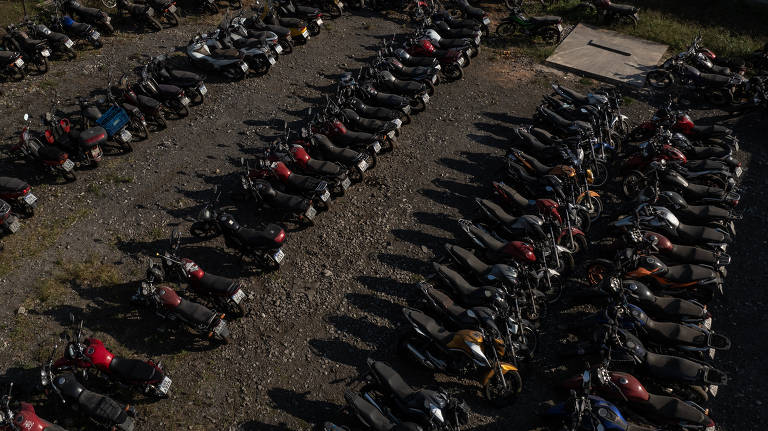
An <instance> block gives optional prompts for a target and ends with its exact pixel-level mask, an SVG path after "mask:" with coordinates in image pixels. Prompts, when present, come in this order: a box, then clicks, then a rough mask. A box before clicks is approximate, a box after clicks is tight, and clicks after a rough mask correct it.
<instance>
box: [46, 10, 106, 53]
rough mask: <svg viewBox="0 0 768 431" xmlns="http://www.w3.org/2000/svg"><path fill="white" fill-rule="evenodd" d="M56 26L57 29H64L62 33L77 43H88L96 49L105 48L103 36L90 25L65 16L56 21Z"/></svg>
mask: <svg viewBox="0 0 768 431" xmlns="http://www.w3.org/2000/svg"><path fill="white" fill-rule="evenodd" d="M54 24H55V25H56V26H57V28H60V29H62V31H64V32H65V33H67V34H69V35H70V36H72V37H74V38H75V39H76V40H77V41H84V42H88V43H89V44H90V45H91V46H93V47H94V48H96V49H99V48H101V47H102V46H104V43H103V42H102V41H101V34H100V33H99V32H98V31H96V29H94V28H93V27H92V26H91V25H90V24H86V23H82V22H77V21H75V20H73V19H72V17H70V16H63V17H61V18H60V19H59V18H57V19H56V21H54Z"/></svg>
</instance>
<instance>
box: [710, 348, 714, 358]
mask: <svg viewBox="0 0 768 431" xmlns="http://www.w3.org/2000/svg"><path fill="white" fill-rule="evenodd" d="M709 359H715V349H709Z"/></svg>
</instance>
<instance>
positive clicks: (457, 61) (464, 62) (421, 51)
mask: <svg viewBox="0 0 768 431" xmlns="http://www.w3.org/2000/svg"><path fill="white" fill-rule="evenodd" d="M405 51H406V52H407V53H408V54H409V55H412V56H414V57H430V58H436V59H437V60H438V61H439V62H440V65H441V66H442V67H443V73H444V74H445V77H446V78H448V79H450V80H452V81H457V80H459V79H461V78H462V77H463V76H464V70H463V69H462V68H463V67H465V66H469V56H468V55H467V54H466V53H465V52H464V51H462V50H461V49H460V48H449V49H437V48H435V46H434V45H433V44H432V42H430V41H429V40H426V39H419V40H416V39H410V40H409V41H408V42H406V44H405Z"/></svg>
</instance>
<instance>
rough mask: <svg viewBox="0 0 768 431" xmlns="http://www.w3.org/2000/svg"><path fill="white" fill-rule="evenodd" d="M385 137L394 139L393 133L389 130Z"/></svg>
mask: <svg viewBox="0 0 768 431" xmlns="http://www.w3.org/2000/svg"><path fill="white" fill-rule="evenodd" d="M387 137H388V138H389V139H394V138H395V131H394V130H390V131H389V132H387Z"/></svg>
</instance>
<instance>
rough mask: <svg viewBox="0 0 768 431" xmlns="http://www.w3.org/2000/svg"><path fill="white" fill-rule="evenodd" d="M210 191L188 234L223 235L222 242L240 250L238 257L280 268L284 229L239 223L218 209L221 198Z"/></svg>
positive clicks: (283, 256)
mask: <svg viewBox="0 0 768 431" xmlns="http://www.w3.org/2000/svg"><path fill="white" fill-rule="evenodd" d="M213 194H214V197H213V198H212V199H211V200H210V201H209V202H208V203H207V204H206V205H205V207H203V209H202V210H200V213H199V215H198V216H197V220H196V221H195V222H194V223H193V224H192V226H191V227H190V229H189V231H190V233H191V234H192V235H193V236H195V237H198V238H209V237H211V236H215V235H224V243H225V244H226V245H227V246H228V247H231V248H234V249H235V250H237V251H239V252H240V254H241V256H248V257H251V258H253V259H255V260H256V261H258V262H259V263H260V264H261V265H263V266H265V267H267V268H271V269H277V268H279V267H280V264H281V263H282V261H283V259H284V258H285V252H284V251H283V249H282V247H283V245H284V241H285V231H284V230H283V228H281V227H280V226H278V225H276V224H268V225H266V226H264V227H263V228H262V229H253V228H247V227H244V226H241V225H240V224H239V223H238V222H237V221H236V220H235V219H234V217H232V215H231V214H229V213H226V212H224V211H221V210H218V209H217V206H218V202H219V198H220V197H221V193H219V191H218V188H214V192H213ZM178 247H179V239H178V238H175V239H173V238H172V248H173V249H174V250H176V249H178ZM174 253H175V251H174Z"/></svg>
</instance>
